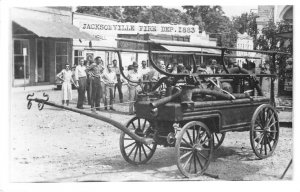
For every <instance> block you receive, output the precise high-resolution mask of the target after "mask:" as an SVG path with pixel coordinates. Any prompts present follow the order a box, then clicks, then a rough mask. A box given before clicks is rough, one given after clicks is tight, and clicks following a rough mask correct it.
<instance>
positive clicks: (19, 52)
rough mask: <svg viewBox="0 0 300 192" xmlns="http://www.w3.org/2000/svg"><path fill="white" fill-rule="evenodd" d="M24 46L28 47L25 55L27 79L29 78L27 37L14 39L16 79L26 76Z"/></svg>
mask: <svg viewBox="0 0 300 192" xmlns="http://www.w3.org/2000/svg"><path fill="white" fill-rule="evenodd" d="M23 48H26V49H27V56H25V76H26V78H25V79H28V78H29V42H28V40H25V39H15V40H14V76H15V79H23V78H24V56H23Z"/></svg>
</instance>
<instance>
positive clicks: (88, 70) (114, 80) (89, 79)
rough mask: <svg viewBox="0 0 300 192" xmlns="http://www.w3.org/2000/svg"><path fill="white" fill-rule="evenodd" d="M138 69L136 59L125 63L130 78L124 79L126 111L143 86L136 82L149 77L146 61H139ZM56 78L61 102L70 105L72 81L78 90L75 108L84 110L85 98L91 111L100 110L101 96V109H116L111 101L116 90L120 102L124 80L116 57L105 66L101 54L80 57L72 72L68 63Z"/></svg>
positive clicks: (130, 109) (132, 107) (130, 112)
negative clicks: (140, 65)
mask: <svg viewBox="0 0 300 192" xmlns="http://www.w3.org/2000/svg"><path fill="white" fill-rule="evenodd" d="M138 68H139V67H138V64H137V62H133V63H132V65H129V66H128V72H127V75H126V77H127V78H128V79H129V80H131V81H132V82H131V81H128V82H127V86H128V97H129V114H134V101H135V100H136V97H137V92H138V91H139V89H140V87H141V86H142V85H141V84H140V83H136V82H141V81H142V80H148V77H149V72H150V69H149V68H148V67H147V63H146V61H142V67H141V69H140V70H138ZM73 77H74V78H73ZM57 78H59V79H60V80H61V81H62V104H63V105H64V104H66V105H69V101H70V100H72V84H74V86H76V87H77V90H78V100H77V108H78V109H83V104H84V101H85V99H86V98H87V101H88V104H89V105H90V106H91V110H92V111H94V112H95V111H100V100H101V98H103V102H104V109H105V110H112V111H115V109H114V107H113V104H114V100H115V96H116V92H117V91H118V95H119V100H120V103H123V92H122V85H123V83H124V82H126V80H125V79H124V78H122V77H121V73H120V70H119V66H118V62H117V60H113V61H112V63H108V64H107V65H106V66H105V65H104V62H103V60H102V59H101V57H96V58H95V59H94V61H92V62H91V61H87V60H84V59H83V58H82V59H80V60H79V64H78V65H77V66H76V68H75V71H74V72H72V70H71V69H70V66H69V65H68V64H67V65H66V68H65V69H63V70H62V71H61V72H60V73H58V74H57ZM156 78H159V77H156ZM86 95H87V96H86Z"/></svg>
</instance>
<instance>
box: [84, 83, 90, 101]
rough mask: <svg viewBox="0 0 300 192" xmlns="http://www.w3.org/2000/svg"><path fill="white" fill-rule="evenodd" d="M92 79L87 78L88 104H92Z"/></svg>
mask: <svg viewBox="0 0 300 192" xmlns="http://www.w3.org/2000/svg"><path fill="white" fill-rule="evenodd" d="M90 84H91V83H90V79H89V78H87V79H86V89H85V90H86V95H87V100H88V104H89V105H90V104H91V92H90V86H91V85H90Z"/></svg>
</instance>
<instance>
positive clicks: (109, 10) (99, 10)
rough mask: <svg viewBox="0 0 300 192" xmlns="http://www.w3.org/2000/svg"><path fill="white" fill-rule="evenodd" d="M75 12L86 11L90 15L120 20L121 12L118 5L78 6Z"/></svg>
mask: <svg viewBox="0 0 300 192" xmlns="http://www.w3.org/2000/svg"><path fill="white" fill-rule="evenodd" d="M76 12H77V13H87V14H91V15H97V16H102V17H107V18H111V19H116V20H118V21H121V20H122V12H121V7H120V6H79V7H77V10H76Z"/></svg>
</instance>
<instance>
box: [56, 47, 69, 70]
mask: <svg viewBox="0 0 300 192" xmlns="http://www.w3.org/2000/svg"><path fill="white" fill-rule="evenodd" d="M55 63H56V74H57V73H59V72H60V71H61V70H62V69H63V68H64V67H65V65H66V64H67V63H68V43H67V42H56V43H55Z"/></svg>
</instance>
